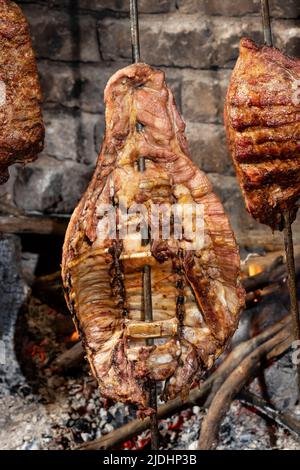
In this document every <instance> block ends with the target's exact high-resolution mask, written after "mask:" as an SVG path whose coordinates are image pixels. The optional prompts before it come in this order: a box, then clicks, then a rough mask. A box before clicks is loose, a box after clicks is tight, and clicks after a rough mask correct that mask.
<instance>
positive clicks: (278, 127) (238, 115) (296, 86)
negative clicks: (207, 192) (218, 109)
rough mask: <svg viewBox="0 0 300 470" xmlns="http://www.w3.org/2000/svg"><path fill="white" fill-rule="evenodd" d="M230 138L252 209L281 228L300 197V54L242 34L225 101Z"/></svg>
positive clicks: (268, 222)
mask: <svg viewBox="0 0 300 470" xmlns="http://www.w3.org/2000/svg"><path fill="white" fill-rule="evenodd" d="M225 125H226V130H227V141H228V145H229V148H230V152H231V155H232V158H233V162H234V165H235V169H236V172H237V176H238V179H239V182H240V185H241V188H242V191H243V195H244V198H245V201H246V207H247V209H248V211H249V212H250V214H251V215H252V216H253V217H254V218H255V219H257V220H258V221H260V222H262V223H264V224H267V225H269V226H270V227H271V228H272V229H279V230H282V228H283V218H282V212H283V211H284V210H289V211H290V212H291V220H294V219H295V217H296V212H297V207H296V204H295V203H296V201H297V199H298V198H299V197H300V140H299V139H300V60H298V59H293V58H291V57H287V56H285V55H284V54H282V53H281V52H280V51H279V50H278V49H276V48H274V47H269V46H263V47H258V46H256V44H255V43H254V42H253V41H251V40H250V39H242V40H241V43H240V55H239V59H238V61H237V63H236V66H235V68H234V71H233V73H232V76H231V81H230V85H229V88H228V92H227V97H226V101H225Z"/></svg>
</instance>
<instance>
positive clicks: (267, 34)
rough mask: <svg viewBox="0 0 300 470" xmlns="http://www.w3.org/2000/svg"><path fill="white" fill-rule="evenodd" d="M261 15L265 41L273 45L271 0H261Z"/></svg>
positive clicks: (268, 44)
mask: <svg viewBox="0 0 300 470" xmlns="http://www.w3.org/2000/svg"><path fill="white" fill-rule="evenodd" d="M261 16H262V22H263V30H264V41H265V44H266V45H267V46H273V38H272V29H271V20H270V9H269V0H261Z"/></svg>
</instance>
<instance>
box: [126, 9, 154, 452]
mask: <svg viewBox="0 0 300 470" xmlns="http://www.w3.org/2000/svg"><path fill="white" fill-rule="evenodd" d="M130 30H131V48H132V62H133V63H138V62H140V60H141V54H140V37H139V15H138V4H137V0H130ZM136 128H137V131H138V132H141V131H142V129H143V126H142V124H141V123H137V126H136ZM138 169H139V171H141V172H144V171H145V169H146V161H145V157H144V156H141V157H140V158H139V161H138ZM148 243H149V240H144V239H143V240H142V244H148ZM151 291H152V289H151V266H149V265H145V266H144V269H143V298H144V316H145V321H148V322H150V321H152V320H153V308H152V293H151ZM153 344H154V340H153V338H148V339H147V345H149V346H152V345H153ZM149 395H150V397H149V406H150V408H152V409H153V410H154V413H152V414H151V416H150V432H151V449H153V450H157V449H158V448H159V433H158V419H157V389H156V382H154V381H153V382H150V385H149Z"/></svg>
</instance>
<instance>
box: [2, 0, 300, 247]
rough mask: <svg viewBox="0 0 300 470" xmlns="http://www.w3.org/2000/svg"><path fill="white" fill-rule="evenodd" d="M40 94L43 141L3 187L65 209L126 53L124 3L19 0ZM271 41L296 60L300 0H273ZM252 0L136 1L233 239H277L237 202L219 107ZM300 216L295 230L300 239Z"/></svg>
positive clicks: (257, 24)
mask: <svg viewBox="0 0 300 470" xmlns="http://www.w3.org/2000/svg"><path fill="white" fill-rule="evenodd" d="M17 3H19V4H20V6H21V7H22V8H23V10H24V12H25V14H26V16H27V18H28V20H29V23H30V26H31V33H32V38H33V43H34V48H35V51H36V56H37V59H38V67H39V73H40V77H41V83H42V89H43V95H44V119H45V123H46V131H47V133H46V148H45V151H44V152H43V154H42V155H41V156H40V158H39V159H38V161H36V162H35V163H34V164H30V165H28V166H26V167H25V168H16V169H13V170H12V171H11V175H12V177H11V179H10V181H9V182H8V183H7V184H6V185H4V186H3V187H1V194H2V195H3V194H5V195H6V197H8V198H10V199H11V200H13V201H14V203H15V204H16V205H17V206H18V207H19V208H21V209H23V210H24V211H27V212H29V211H39V212H44V213H66V214H69V213H71V212H72V210H73V208H74V206H75V205H76V203H77V201H78V200H79V198H80V196H81V194H82V193H83V191H84V189H85V187H86V185H87V183H88V181H89V179H90V177H91V175H92V172H93V168H94V166H95V162H96V158H97V153H98V151H99V147H100V144H101V140H102V135H103V129H104V107H103V89H104V86H105V84H106V81H107V79H108V78H109V77H110V75H112V74H113V73H114V72H115V71H116V70H117V69H119V68H121V67H123V66H125V65H127V64H128V63H129V62H130V60H131V47H130V29H129V20H128V18H129V11H128V9H129V1H128V0H48V1H47V0H36V1H29V0H22V1H18V2H17ZM270 6H271V12H272V17H273V20H272V25H273V32H274V39H275V45H276V46H278V47H279V48H281V49H282V50H283V51H285V52H287V53H289V54H290V55H295V56H298V57H300V36H299V26H300V1H299V0H270ZM259 8H260V1H259V0H160V1H159V0H140V1H139V9H140V31H141V53H142V59H143V60H144V61H145V62H148V63H150V64H151V65H154V66H158V67H160V68H162V69H163V70H165V72H166V77H167V82H168V84H169V85H170V87H171V88H172V90H173V92H174V94H175V97H176V101H177V105H178V107H179V109H180V111H181V113H182V114H183V117H184V119H185V121H186V125H187V137H188V139H189V143H190V149H191V153H192V157H193V159H194V160H195V162H196V163H197V164H198V165H199V167H200V168H201V169H203V170H204V171H206V172H207V173H208V174H209V176H210V178H211V180H212V182H213V185H214V187H215V190H216V192H217V193H218V194H219V195H220V197H221V199H222V200H223V202H224V204H225V207H226V209H227V211H228V213H229V216H230V218H231V221H232V224H233V227H234V229H235V231H236V234H237V237H238V240H239V241H240V243H241V244H244V245H245V244H246V245H250V246H257V245H261V244H263V245H267V246H269V247H274V246H275V245H278V243H279V244H280V240H281V238H280V237H278V235H275V236H273V234H272V233H271V231H270V230H269V229H268V228H267V227H263V226H261V225H259V224H256V223H255V222H254V221H253V220H252V218H251V217H250V216H248V215H247V213H246V210H245V209H244V203H243V201H242V198H241V195H240V191H239V188H238V185H237V182H236V179H235V176H234V171H233V168H232V165H231V161H230V158H229V156H228V153H227V149H226V145H225V133H224V128H223V121H222V113H223V101H224V95H225V91H226V88H227V85H228V80H229V77H230V73H231V69H232V67H233V65H234V63H235V61H236V58H237V55H238V44H239V39H240V38H241V37H242V36H245V35H246V36H250V37H251V38H253V39H254V40H256V41H259V42H261V41H262V28H261V19H260V16H259ZM299 228H300V223H299V222H298V225H296V224H295V236H296V238H297V241H299V242H300V230H299Z"/></svg>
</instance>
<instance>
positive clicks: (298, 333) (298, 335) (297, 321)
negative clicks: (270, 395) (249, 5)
mask: <svg viewBox="0 0 300 470" xmlns="http://www.w3.org/2000/svg"><path fill="white" fill-rule="evenodd" d="M261 13H262V21H263V29H264V40H265V43H266V45H267V46H272V45H273V40H272V29H271V21H270V10H269V1H268V0H261ZM282 217H283V222H284V228H283V236H284V248H285V256H286V266H287V273H288V288H289V293H290V303H291V306H290V310H291V316H292V323H293V330H294V338H295V340H300V316H299V305H298V300H297V283H296V272H295V258H294V245H293V232H292V224H291V218H290V211H289V210H288V209H285V210H284V211H283V212H282ZM297 375H298V390H299V394H300V363H299V364H297ZM299 398H300V396H299Z"/></svg>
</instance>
